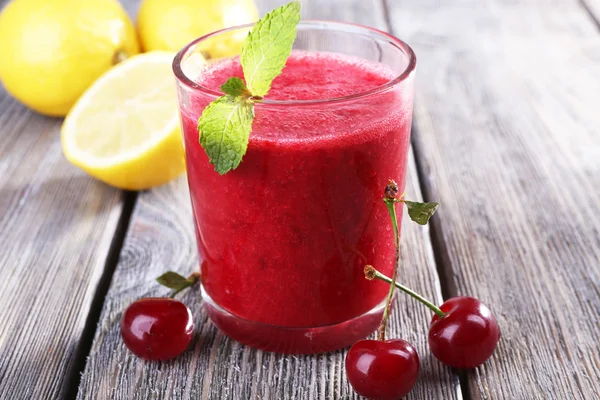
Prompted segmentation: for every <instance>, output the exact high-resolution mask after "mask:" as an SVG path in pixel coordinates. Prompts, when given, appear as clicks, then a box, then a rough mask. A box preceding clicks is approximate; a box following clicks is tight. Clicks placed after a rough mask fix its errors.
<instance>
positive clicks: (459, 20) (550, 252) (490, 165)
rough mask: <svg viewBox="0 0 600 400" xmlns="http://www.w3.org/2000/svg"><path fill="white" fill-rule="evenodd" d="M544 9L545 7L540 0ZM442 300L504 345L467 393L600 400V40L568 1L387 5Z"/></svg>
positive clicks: (472, 376) (414, 0) (424, 0)
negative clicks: (463, 298) (486, 314)
mask: <svg viewBox="0 0 600 400" xmlns="http://www.w3.org/2000/svg"><path fill="white" fill-rule="evenodd" d="M548 3H551V4H550V5H549V4H548ZM387 5H388V7H389V9H390V11H391V14H390V21H391V23H392V24H393V31H394V33H395V34H397V35H399V36H401V37H405V38H406V39H407V40H408V41H409V43H411V44H412V45H413V47H414V48H415V51H416V53H417V54H418V58H419V61H418V65H419V66H418V69H419V74H418V76H419V77H420V79H418V84H417V86H418V90H417V92H418V96H417V104H416V108H415V126H416V130H417V134H416V135H415V137H414V143H415V145H416V154H417V156H418V163H419V164H420V165H421V166H422V171H423V173H422V176H423V178H424V184H425V189H426V195H427V196H433V197H435V198H436V199H439V200H440V201H441V203H442V208H441V210H440V218H439V219H437V220H436V221H435V222H434V226H433V229H434V231H435V232H436V233H437V235H436V238H434V244H438V245H439V246H440V251H441V252H443V253H444V254H445V257H444V260H445V265H444V267H445V268H446V269H447V275H448V276H449V277H451V278H452V280H453V283H454V289H453V292H454V293H452V294H455V293H458V294H471V295H474V296H477V297H479V298H480V299H481V300H483V301H484V302H485V303H487V304H489V305H490V306H491V307H492V309H493V310H494V311H495V313H496V316H497V317H498V319H499V324H500V326H501V329H502V333H503V339H502V341H501V344H500V346H499V350H498V352H497V354H496V356H495V357H493V359H492V360H491V361H490V362H488V363H487V364H485V365H484V366H482V367H481V368H478V369H476V370H475V371H473V372H471V373H469V375H468V383H469V389H470V393H471V396H472V398H474V399H500V398H502V399H548V398H552V399H598V398H600V397H599V396H600V347H598V342H599V341H600V329H599V327H600V267H599V263H600V219H598V213H599V211H600V203H599V201H598V198H599V197H600V135H599V134H598V127H599V126H600V114H599V113H598V110H597V104H598V102H599V101H600V68H599V65H600V64H599V63H598V60H599V59H600V35H599V34H598V31H597V28H596V26H595V25H594V23H593V22H592V21H591V20H590V18H589V16H588V15H586V13H585V12H584V10H583V8H582V7H581V5H580V4H579V3H578V2H577V1H575V0H564V1H559V0H555V1H551V2H542V1H538V2H526V1H510V2H507V1H501V0H497V1H488V2H481V1H479V0H461V1H453V2H440V1H436V0H403V1H388V2H387Z"/></svg>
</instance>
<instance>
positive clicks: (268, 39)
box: [198, 1, 300, 175]
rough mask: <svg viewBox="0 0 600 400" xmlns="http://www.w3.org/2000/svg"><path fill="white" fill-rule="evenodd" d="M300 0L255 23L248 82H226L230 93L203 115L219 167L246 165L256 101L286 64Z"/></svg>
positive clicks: (204, 135)
mask: <svg viewBox="0 0 600 400" xmlns="http://www.w3.org/2000/svg"><path fill="white" fill-rule="evenodd" d="M299 21H300V3H299V2H297V1H293V2H291V3H289V4H287V5H285V6H282V7H279V8H277V9H275V10H273V11H271V12H270V13H268V14H267V15H265V16H264V17H263V18H262V19H261V20H260V21H258V22H257V23H256V25H254V27H253V28H252V30H251V31H250V33H249V34H248V37H247V38H246V41H245V42H244V45H243V47H242V55H241V57H240V61H241V64H242V70H243V72H244V78H245V81H246V83H244V81H243V80H242V79H240V78H236V77H233V78H229V79H228V80H227V82H225V83H224V84H223V85H222V86H221V90H222V91H223V93H225V95H224V96H221V97H219V98H217V99H216V100H214V101H212V102H211V103H210V104H209V105H208V106H207V107H206V108H205V109H204V111H203V112H202V115H201V116H200V119H199V121H198V131H199V133H200V145H201V146H202V148H204V151H205V152H206V154H207V155H208V158H209V161H210V163H211V164H213V165H214V166H215V171H217V172H218V173H219V174H221V175H223V174H225V173H227V172H229V171H231V170H232V169H235V168H237V167H238V165H240V162H241V161H242V158H243V157H244V155H245V154H246V150H247V149H248V139H249V137H250V133H251V132H252V121H253V120H254V102H255V101H258V100H261V99H262V98H263V97H264V96H265V95H267V93H268V92H269V89H270V88H271V83H272V82H273V79H275V78H276V77H277V76H278V75H279V74H281V71H282V70H283V67H284V66H285V63H286V61H287V59H288V57H289V56H290V53H291V52H292V45H293V44H294V40H295V39H296V25H297V24H298V22H299Z"/></svg>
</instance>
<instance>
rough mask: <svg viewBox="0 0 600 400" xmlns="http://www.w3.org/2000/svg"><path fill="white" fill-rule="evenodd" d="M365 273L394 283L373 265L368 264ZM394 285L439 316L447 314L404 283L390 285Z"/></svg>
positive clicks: (369, 276) (373, 277)
mask: <svg viewBox="0 0 600 400" xmlns="http://www.w3.org/2000/svg"><path fill="white" fill-rule="evenodd" d="M365 275H366V276H367V279H379V280H381V281H384V282H387V283H389V284H390V285H392V279H390V278H389V277H387V276H385V275H384V274H382V273H381V272H379V271H377V270H376V269H375V268H374V267H373V266H371V265H367V266H366V267H365ZM394 286H395V287H397V288H398V289H400V290H402V291H403V292H404V293H406V294H409V295H411V296H412V297H413V298H415V299H417V300H419V301H420V302H421V303H423V304H425V305H426V306H427V308H429V309H430V310H431V311H433V312H434V313H435V314H436V315H437V316H438V317H440V318H444V317H445V316H446V313H444V312H443V311H442V310H440V308H439V307H438V306H436V305H435V304H433V303H432V302H430V301H429V300H427V299H426V298H424V297H423V296H421V295H420V294H418V293H417V292H415V291H413V290H411V289H409V288H407V287H406V286H404V285H402V284H401V283H399V282H394V285H392V286H390V287H392V288H393V287H394Z"/></svg>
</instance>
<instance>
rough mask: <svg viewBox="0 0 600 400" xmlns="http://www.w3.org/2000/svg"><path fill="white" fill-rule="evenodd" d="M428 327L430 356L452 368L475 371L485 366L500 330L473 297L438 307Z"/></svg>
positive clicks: (487, 309)
mask: <svg viewBox="0 0 600 400" xmlns="http://www.w3.org/2000/svg"><path fill="white" fill-rule="evenodd" d="M440 309H441V310H442V312H444V313H445V315H444V316H443V317H440V316H438V315H434V316H433V318H432V320H431V325H430V327H429V347H430V349H431V352H432V353H433V355H434V356H435V357H436V358H437V359H438V360H440V361H441V362H443V363H444V364H446V365H449V366H451V367H455V368H475V367H477V366H479V365H481V364H483V363H484V362H486V361H487V360H488V359H489V358H490V357H491V355H492V354H493V353H494V350H495V349H496V345H497V344H498V341H499V340H500V329H499V328H498V323H497V322H496V318H495V317H494V315H493V314H492V312H491V311H490V309H489V308H487V307H486V306H485V305H484V304H483V303H481V302H480V301H479V300H477V299H474V298H472V297H453V298H451V299H449V300H448V301H446V302H445V303H444V304H442V306H441V307H440Z"/></svg>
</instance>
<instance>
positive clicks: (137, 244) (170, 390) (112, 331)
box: [78, 0, 462, 400]
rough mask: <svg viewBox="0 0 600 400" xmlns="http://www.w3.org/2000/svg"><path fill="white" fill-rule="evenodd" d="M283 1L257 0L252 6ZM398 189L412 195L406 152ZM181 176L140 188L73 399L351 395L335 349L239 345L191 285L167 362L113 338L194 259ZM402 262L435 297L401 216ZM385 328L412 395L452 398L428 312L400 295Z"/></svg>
mask: <svg viewBox="0 0 600 400" xmlns="http://www.w3.org/2000/svg"><path fill="white" fill-rule="evenodd" d="M285 2H287V1H263V2H261V6H262V7H261V9H262V11H263V12H264V11H266V10H269V9H271V8H273V7H275V6H276V5H277V4H283V3H285ZM303 6H304V8H303V10H304V11H303V12H304V15H305V17H313V18H319V17H320V18H336V19H337V18H340V19H345V20H350V21H359V22H362V23H364V24H369V25H375V26H379V27H382V28H383V27H384V19H383V8H382V4H381V3H380V2H379V1H364V0H354V1H349V0H346V1H337V2H317V1H314V2H303ZM410 166H411V169H410V177H409V179H408V182H409V186H408V188H407V190H408V193H409V195H410V196H411V197H413V198H419V197H420V192H419V189H418V179H417V176H416V170H415V167H414V160H413V159H412V156H411V163H410ZM188 196H189V195H188V191H187V185H186V182H185V180H184V179H181V180H179V181H177V182H175V183H172V184H170V185H167V186H165V187H162V188H159V189H156V190H153V191H151V192H147V193H143V194H141V195H140V197H139V200H138V203H137V205H136V209H135V211H134V214H133V216H132V223H131V229H130V231H129V234H128V236H127V238H126V241H125V245H124V249H123V253H122V256H121V260H120V263H119V265H118V267H117V270H116V273H115V275H114V278H113V282H112V286H111V288H110V291H109V294H108V296H107V299H106V303H105V306H104V310H103V312H102V316H101V321H100V325H99V327H98V330H97V334H96V338H95V340H94V344H93V348H92V352H91V354H90V356H89V359H88V363H87V366H86V368H85V372H84V374H83V377H82V382H81V386H80V389H79V394H78V398H79V399H108V398H112V399H146V398H169V399H189V398H203V399H240V400H242V399H243V400H246V399H325V398H326V399H349V398H356V395H355V394H354V393H353V392H352V390H351V388H350V386H349V384H348V382H347V381H346V379H345V374H344V368H343V360H344V356H345V352H344V351H339V352H334V353H330V354H323V355H317V356H282V355H277V354H272V353H264V352H261V351H256V350H253V349H251V348H249V347H245V346H242V345H240V344H238V343H236V342H234V341H232V340H230V339H228V338H227V337H225V336H224V335H222V334H221V333H219V332H218V331H217V330H216V328H215V327H214V326H213V325H212V324H211V323H210V321H209V320H208V319H207V317H206V314H205V313H204V311H203V310H202V305H201V304H200V302H199V301H198V298H199V296H200V294H199V292H198V291H197V290H192V291H191V292H189V293H186V294H185V295H184V296H183V301H184V302H185V303H186V304H188V305H189V306H190V308H191V309H192V312H193V314H194V317H195V319H196V336H195V338H194V341H193V343H192V346H191V349H189V350H188V351H187V352H186V353H184V355H182V356H181V357H179V358H178V359H176V360H174V361H171V362H168V363H154V364H153V363H147V362H143V361H140V360H139V359H137V358H135V356H133V355H132V354H131V353H129V352H128V351H127V350H126V349H125V347H124V345H123V344H122V341H121V338H120V333H119V321H120V317H121V314H122V312H123V310H124V309H125V307H127V305H129V304H130V303H131V302H132V301H134V300H135V299H137V298H139V297H144V296H154V295H165V294H166V293H168V292H167V291H166V290H163V289H161V288H158V287H157V285H156V284H155V283H154V278H155V277H156V276H158V275H159V274H161V273H162V272H164V271H165V270H166V269H167V268H172V269H175V270H178V271H181V272H182V273H188V272H190V271H192V270H194V269H195V268H197V265H196V264H197V254H196V244H195V238H194V232H193V225H192V216H191V209H190V205H189V197H188ZM402 241H403V253H402V258H403V271H402V274H403V276H404V278H405V280H406V282H407V283H408V284H410V285H412V286H413V287H415V288H416V289H417V290H420V291H422V292H423V293H425V294H427V295H428V296H430V297H431V298H434V299H437V300H440V298H441V293H440V289H439V282H438V279H437V274H436V269H435V264H434V260H433V253H432V250H431V247H430V244H429V233H428V230H427V228H420V227H417V226H416V225H415V224H411V223H410V222H408V223H406V224H405V226H404V227H403V238H402ZM396 309H397V313H396V316H395V317H394V318H393V321H392V326H391V333H390V335H391V336H394V337H403V338H405V339H407V340H409V341H411V342H412V343H414V344H415V345H416V346H417V348H418V351H419V353H420V354H421V360H422V376H421V379H420V382H419V383H418V385H417V387H416V388H415V390H414V391H413V393H412V394H411V396H410V398H412V399H442V398H443V399H460V398H462V397H461V393H460V387H459V383H458V379H457V377H456V376H455V375H454V374H453V373H452V371H451V370H450V369H448V368H445V367H443V366H441V365H440V364H439V363H438V362H437V361H435V360H433V359H432V358H431V357H430V356H429V353H428V350H427V347H426V340H425V338H426V336H425V332H426V330H427V325H428V321H429V318H430V315H429V313H428V311H427V310H426V309H425V308H423V307H422V306H420V305H418V304H415V302H414V301H413V300H411V299H409V298H407V297H404V296H400V297H399V299H398V302H397V308H396Z"/></svg>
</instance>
